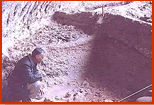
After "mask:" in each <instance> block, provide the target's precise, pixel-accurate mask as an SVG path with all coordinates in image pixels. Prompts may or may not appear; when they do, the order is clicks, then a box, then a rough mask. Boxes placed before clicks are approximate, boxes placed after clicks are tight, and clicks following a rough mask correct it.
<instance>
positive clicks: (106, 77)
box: [53, 12, 152, 98]
mask: <svg viewBox="0 0 154 105" xmlns="http://www.w3.org/2000/svg"><path fill="white" fill-rule="evenodd" d="M98 18H99V15H96V14H95V15H92V13H80V14H73V15H68V14H65V13H61V12H56V13H55V14H54V16H53V19H54V20H55V21H57V22H58V23H60V24H63V25H73V26H75V28H77V29H80V30H82V31H83V32H84V33H86V34H89V35H94V37H95V38H94V40H93V46H92V50H91V54H90V56H89V59H88V60H89V62H87V64H86V66H85V71H84V73H83V75H82V76H83V78H85V79H86V80H87V81H89V82H91V84H92V85H94V86H96V87H98V88H100V87H102V88H104V89H107V91H110V92H112V93H113V95H114V96H116V97H119V98H122V97H125V96H126V95H129V94H131V93H133V92H135V91H137V90H139V89H141V88H144V87H145V86H147V85H149V84H151V83H152V59H151V58H152V32H151V30H152V27H151V26H150V25H147V24H140V23H139V22H136V21H132V20H130V19H126V18H124V17H121V16H118V15H117V16H115V15H111V14H105V17H104V18H103V23H102V24H101V25H98V24H96V21H97V20H98ZM112 93H111V94H112ZM139 95H141V93H140V94H137V96H139ZM132 98H135V96H134V97H132Z"/></svg>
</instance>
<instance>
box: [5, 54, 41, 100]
mask: <svg viewBox="0 0 154 105" xmlns="http://www.w3.org/2000/svg"><path fill="white" fill-rule="evenodd" d="M36 66H37V64H36V63H34V62H33V60H32V56H31V55H28V56H25V57H24V58H22V59H21V60H19V61H18V63H17V64H16V66H15V68H14V70H13V72H12V75H11V76H10V78H9V82H8V85H9V87H10V88H11V89H12V90H11V92H13V94H12V95H13V96H14V97H16V98H17V99H18V100H21V99H27V98H29V91H28V90H27V83H30V84H31V83H34V82H36V81H39V80H42V77H41V75H40V74H39V73H38V70H37V68H36Z"/></svg>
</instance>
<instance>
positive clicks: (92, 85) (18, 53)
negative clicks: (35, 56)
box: [2, 1, 152, 102]
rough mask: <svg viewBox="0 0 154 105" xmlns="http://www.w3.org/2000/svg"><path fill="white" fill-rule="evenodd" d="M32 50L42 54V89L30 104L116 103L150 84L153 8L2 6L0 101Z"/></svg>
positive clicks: (67, 3)
mask: <svg viewBox="0 0 154 105" xmlns="http://www.w3.org/2000/svg"><path fill="white" fill-rule="evenodd" d="M102 6H104V12H105V15H104V16H102V15H101V14H102ZM36 46H41V47H42V48H44V49H45V50H46V52H47V56H46V58H45V59H44V61H43V62H41V64H39V65H38V69H39V72H40V73H41V74H42V77H43V83H44V85H45V86H44V87H43V88H42V91H43V92H44V94H43V97H44V98H43V99H42V100H38V99H34V100H32V101H34V102H35V101H36V102H37V101H39V102H117V101H118V100H120V99H122V98H124V97H126V96H127V95H129V94H131V93H133V92H136V91H137V90H139V89H142V88H144V87H145V86H147V85H149V84H151V83H152V2H149V1H142V2H141V1H134V2H127V1H125V2H123V1H116V2H113V1H111V2H109V1H106V2H105V1H97V2H96V1H38V2H35V1H24V2H20V1H16V2H11V1H3V2H2V82H3V85H2V87H3V91H2V93H3V101H6V99H5V96H6V95H8V94H9V91H7V77H8V75H10V74H11V72H12V70H13V68H14V66H15V64H16V62H17V61H18V60H19V59H21V58H22V57H23V56H25V55H27V54H28V53H31V51H32V50H33V49H34V48H35V47H36ZM145 91H146V90H145ZM145 91H143V92H141V93H139V94H137V95H135V96H133V97H131V98H129V99H127V100H124V101H135V99H136V98H138V97H139V96H142V95H143V94H144V92H145ZM12 101H14V100H12Z"/></svg>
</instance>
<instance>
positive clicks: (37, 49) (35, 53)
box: [32, 47, 45, 57]
mask: <svg viewBox="0 0 154 105" xmlns="http://www.w3.org/2000/svg"><path fill="white" fill-rule="evenodd" d="M43 52H44V53H45V51H44V50H43V49H42V48H40V47H36V48H35V49H34V50H33V52H32V57H35V56H36V55H39V54H42V53H43Z"/></svg>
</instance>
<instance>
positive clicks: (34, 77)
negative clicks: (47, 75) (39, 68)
mask: <svg viewBox="0 0 154 105" xmlns="http://www.w3.org/2000/svg"><path fill="white" fill-rule="evenodd" d="M22 69H23V71H24V79H25V81H26V82H28V83H34V82H36V81H40V80H42V77H41V74H39V73H38V72H35V73H33V72H31V67H30V66H29V65H23V66H22Z"/></svg>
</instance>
